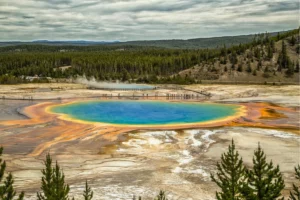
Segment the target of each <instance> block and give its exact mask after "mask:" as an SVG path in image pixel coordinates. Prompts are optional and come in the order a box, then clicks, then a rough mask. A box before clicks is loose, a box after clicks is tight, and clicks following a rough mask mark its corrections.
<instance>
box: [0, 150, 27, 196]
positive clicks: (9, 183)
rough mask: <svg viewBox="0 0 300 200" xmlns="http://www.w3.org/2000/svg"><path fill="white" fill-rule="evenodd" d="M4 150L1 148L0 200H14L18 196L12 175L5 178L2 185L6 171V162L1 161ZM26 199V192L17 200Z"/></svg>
mask: <svg viewBox="0 0 300 200" xmlns="http://www.w3.org/2000/svg"><path fill="white" fill-rule="evenodd" d="M2 153H3V148H2V147H0V199H1V200H13V199H15V196H16V191H15V189H14V187H13V183H14V179H13V176H12V174H11V173H9V174H8V176H7V177H6V178H5V180H4V182H3V184H1V182H2V180H3V178H4V172H5V169H6V162H5V161H3V160H2V159H1V156H2ZM23 199H24V192H21V194H20V195H19V197H18V198H17V200H23Z"/></svg>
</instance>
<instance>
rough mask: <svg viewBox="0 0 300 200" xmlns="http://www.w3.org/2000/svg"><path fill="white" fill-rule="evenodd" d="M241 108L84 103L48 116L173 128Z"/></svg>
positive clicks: (56, 108)
mask: <svg viewBox="0 0 300 200" xmlns="http://www.w3.org/2000/svg"><path fill="white" fill-rule="evenodd" d="M239 108H241V106H238V105H227V104H210V103H181V102H163V101H126V100H121V101H86V102H75V103H70V104H63V105H57V106H54V107H51V108H50V112H52V113H57V114H62V115H64V116H67V117H68V118H72V119H76V120H81V121H85V122H96V123H107V124H119V125H172V124H173V125H174V124H192V123H201V122H209V121H212V120H219V119H224V118H226V117H230V116H234V115H236V114H237V113H238V112H239Z"/></svg>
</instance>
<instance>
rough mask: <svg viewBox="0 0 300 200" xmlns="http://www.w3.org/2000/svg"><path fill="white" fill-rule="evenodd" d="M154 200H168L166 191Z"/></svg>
mask: <svg viewBox="0 0 300 200" xmlns="http://www.w3.org/2000/svg"><path fill="white" fill-rule="evenodd" d="M154 200H168V199H167V197H166V194H165V192H164V191H162V190H161V191H160V192H159V194H158V195H157V196H156V198H155V199H154Z"/></svg>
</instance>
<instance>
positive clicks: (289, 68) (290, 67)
mask: <svg viewBox="0 0 300 200" xmlns="http://www.w3.org/2000/svg"><path fill="white" fill-rule="evenodd" d="M294 72H295V68H294V66H293V64H291V63H290V64H289V67H288V69H287V70H286V71H285V74H286V76H287V77H291V76H293V75H294Z"/></svg>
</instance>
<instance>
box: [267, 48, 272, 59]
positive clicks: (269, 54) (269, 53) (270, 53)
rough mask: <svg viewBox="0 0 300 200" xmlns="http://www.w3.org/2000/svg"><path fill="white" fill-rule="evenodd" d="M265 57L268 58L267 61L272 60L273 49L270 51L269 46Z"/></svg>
mask: <svg viewBox="0 0 300 200" xmlns="http://www.w3.org/2000/svg"><path fill="white" fill-rule="evenodd" d="M267 57H268V59H269V60H271V59H272V58H273V49H272V47H271V45H268V54H267Z"/></svg>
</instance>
